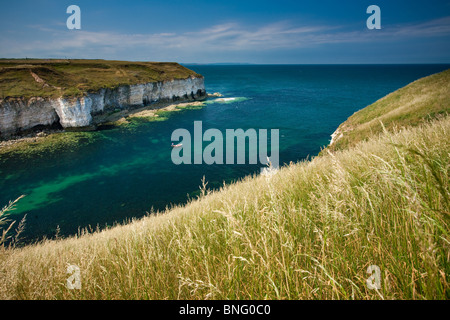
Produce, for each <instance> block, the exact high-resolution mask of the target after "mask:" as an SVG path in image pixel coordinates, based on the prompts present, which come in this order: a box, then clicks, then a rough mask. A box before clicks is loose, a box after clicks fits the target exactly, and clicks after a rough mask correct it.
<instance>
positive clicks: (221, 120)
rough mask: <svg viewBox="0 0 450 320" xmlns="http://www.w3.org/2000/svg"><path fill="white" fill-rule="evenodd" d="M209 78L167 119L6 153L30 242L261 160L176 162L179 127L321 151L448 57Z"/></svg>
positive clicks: (243, 69) (213, 183) (124, 214)
mask: <svg viewBox="0 0 450 320" xmlns="http://www.w3.org/2000/svg"><path fill="white" fill-rule="evenodd" d="M187 67H188V68H190V69H193V70H195V71H196V72H198V73H200V74H202V75H203V76H204V77H205V84H206V90H207V92H209V93H213V92H220V93H221V94H222V95H223V97H222V98H219V100H216V99H218V98H211V99H210V100H208V103H207V104H206V105H205V107H203V108H201V109H198V110H186V111H182V112H177V113H174V114H173V115H171V116H170V117H169V119H168V120H166V121H158V122H148V123H140V124H138V125H135V126H132V127H122V128H114V129H109V130H102V131H99V132H93V133H89V134H92V135H95V137H96V139H95V140H94V142H93V143H89V144H80V145H79V146H78V147H77V148H75V149H74V148H68V149H67V150H62V151H60V152H57V153H49V154H46V155H39V156H35V157H31V158H30V157H26V158H25V157H24V158H17V157H14V158H13V157H3V158H2V161H0V206H2V207H3V206H4V205H6V204H7V203H8V202H9V201H10V200H14V199H16V198H17V197H19V196H20V195H25V197H24V198H23V199H21V200H20V201H19V202H18V203H17V205H16V208H15V210H14V211H12V212H11V216H10V218H12V219H16V220H20V219H22V217H23V216H24V215H25V214H26V215H27V216H26V224H25V226H26V228H25V232H24V234H23V236H24V240H23V241H24V242H27V241H31V240H35V239H41V238H43V237H44V236H45V237H48V238H52V237H54V236H55V234H56V232H57V229H59V234H60V235H62V236H69V235H73V234H76V233H77V232H78V230H79V229H82V228H85V227H89V226H90V227H91V228H92V229H95V228H96V227H97V226H99V228H104V227H106V226H111V225H113V224H114V223H115V222H119V223H122V222H123V221H127V220H130V219H132V218H139V217H142V216H144V215H146V214H150V213H151V212H152V211H156V210H164V209H165V208H166V207H168V206H171V205H177V204H183V203H186V201H188V199H189V198H193V197H196V196H197V195H198V194H199V186H200V185H201V183H202V182H201V180H202V178H203V176H204V177H205V179H206V181H207V182H208V187H209V188H218V187H220V186H222V185H223V183H224V182H225V183H231V182H233V181H236V180H238V179H240V178H242V177H245V176H246V175H250V174H254V173H258V172H260V169H261V165H258V164H257V165H249V164H240V165H238V164H235V165H215V164H213V165H207V164H204V163H203V164H200V165H194V164H192V165H175V164H174V163H172V161H171V152H172V148H171V143H172V141H171V134H172V132H173V131H174V130H175V129H178V128H184V129H187V130H193V123H194V121H202V125H203V130H207V129H209V128H215V129H219V130H220V131H221V132H223V133H225V130H226V129H238V128H241V129H243V130H247V129H255V130H259V129H268V130H270V129H279V144H280V145H279V148H280V151H279V159H280V165H283V163H289V162H291V161H292V162H296V161H299V160H302V159H305V158H307V157H308V156H315V155H317V154H318V152H319V151H320V149H321V148H322V147H324V146H326V145H327V144H328V143H329V141H330V135H331V134H332V133H333V132H334V130H335V129H336V128H337V127H338V126H339V124H340V123H342V122H343V121H345V120H346V119H347V118H348V117H349V116H350V115H352V114H353V113H354V112H355V111H357V110H359V109H362V108H364V107H366V106H367V105H369V104H371V103H373V102H375V101H376V100H378V99H380V98H382V97H383V96H385V95H386V94H388V93H390V92H392V91H394V90H396V89H398V88H400V87H403V86H405V85H407V84H408V83H410V82H412V81H414V80H417V79H419V78H421V77H424V76H427V75H430V74H433V73H436V72H439V71H442V70H445V69H447V68H448V67H449V66H445V65H227V66H214V65H191V66H187Z"/></svg>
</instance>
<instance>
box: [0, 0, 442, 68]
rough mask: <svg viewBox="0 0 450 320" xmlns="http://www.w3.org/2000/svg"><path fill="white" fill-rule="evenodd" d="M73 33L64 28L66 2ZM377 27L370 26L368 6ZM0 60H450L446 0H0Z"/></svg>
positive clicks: (228, 61) (295, 61)
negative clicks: (73, 18)
mask: <svg viewBox="0 0 450 320" xmlns="http://www.w3.org/2000/svg"><path fill="white" fill-rule="evenodd" d="M72 4H75V5H78V6H79V7H80V8H81V30H68V29H67V27H66V20H67V18H68V17H69V14H67V13H66V9H67V7H68V6H69V5H72ZM372 4H375V5H378V6H379V7H380V8H381V27H382V28H381V30H369V29H367V27H366V20H367V18H368V17H369V14H367V13H366V9H367V7H368V6H369V5H372ZM0 8H1V12H2V19H1V20H0V30H1V32H0V57H4V58H6V57H8V58H13V57H14V58H18V57H35V58H64V57H67V58H102V59H119V60H142V61H177V62H181V63H299V64H302V63H305V64H308V63H450V0H449V1H447V0H427V1H415V0H410V1H404V0H395V1H392V0H391V1H385V0H371V1H365V0H347V1H346V0H342V1H337V0H326V1H320V0H316V1H313V0H309V1H300V0H294V1H284V0H277V1H274V0H273V1H263V0H259V1H253V0H252V1H246V0H240V1H235V0H227V1H213V0H209V1H200V0H184V1H181V0H177V1H169V0H168V1H151V0H150V1H149V0H147V1H144V0H141V1H118V0H108V1H98V0H71V1H61V0H43V1H36V0H33V1H25V0H23V1H22V0H15V1H4V0H0Z"/></svg>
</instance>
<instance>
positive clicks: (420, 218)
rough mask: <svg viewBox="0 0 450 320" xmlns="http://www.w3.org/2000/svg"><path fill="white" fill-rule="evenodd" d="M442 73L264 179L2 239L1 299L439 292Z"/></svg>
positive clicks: (449, 150) (445, 290) (448, 128)
mask: <svg viewBox="0 0 450 320" xmlns="http://www.w3.org/2000/svg"><path fill="white" fill-rule="evenodd" d="M448 75H449V71H446V72H444V73H441V74H438V75H434V76H430V77H427V78H424V79H421V80H418V81H416V82H414V83H413V84H412V85H411V86H413V87H412V88H413V89H414V90H412V89H410V88H411V86H408V87H405V88H403V89H400V90H398V91H396V92H395V93H393V94H391V95H389V96H387V97H386V98H384V99H381V100H380V101H379V102H377V103H375V104H374V105H372V106H369V107H368V108H366V109H364V110H362V111H360V112H358V113H357V114H355V115H354V116H352V117H351V118H350V119H349V120H348V121H347V122H346V123H347V124H349V123H351V124H352V127H351V130H346V131H344V132H343V136H342V137H341V138H340V139H341V140H338V141H337V143H339V141H342V142H341V143H339V144H338V145H335V146H332V147H330V148H327V149H325V150H323V152H322V153H321V155H319V156H317V157H314V158H313V159H311V160H308V161H302V162H299V163H296V164H290V165H289V166H285V167H283V168H281V169H280V170H279V171H278V172H277V173H275V174H274V175H270V176H263V175H258V176H253V177H247V178H245V179H243V180H242V181H240V182H237V183H234V184H231V185H227V186H224V187H223V188H221V189H220V190H218V191H208V189H207V187H206V186H205V185H203V186H202V187H201V195H200V196H199V198H198V199H194V200H191V201H190V202H189V203H188V204H187V205H185V206H180V207H175V208H171V209H168V210H167V211H166V212H160V213H159V214H154V215H151V216H148V217H146V218H143V219H140V220H136V221H130V223H128V224H126V225H122V226H117V227H114V228H111V229H108V230H104V231H101V232H95V231H94V232H92V231H88V230H84V231H83V232H80V234H79V235H78V236H77V237H73V238H70V239H60V240H53V241H50V240H47V241H42V242H40V243H37V244H34V245H29V246H25V247H21V246H20V242H14V241H13V243H16V244H17V245H15V246H5V245H3V246H0V299H449V298H450V285H449V281H450V255H449V252H450V228H449V226H450V225H449V224H450V200H449V164H450V118H449V117H448V115H447V112H448V108H449V102H450V101H449V100H448V99H446V98H445V97H448V93H449V91H448V89H447V88H448V80H442V79H448ZM418 88H420V90H419V89H418ZM399 115H400V116H399ZM436 115H439V116H436ZM378 120H381V121H382V123H383V125H382V124H381V123H380V122H379V121H378ZM415 120H417V121H415ZM372 123H373V126H372ZM366 124H370V125H368V127H366ZM378 126H379V127H378ZM383 127H384V129H383ZM356 132H357V134H356ZM19 201H20V200H19ZM7 212H8V208H6V209H5V210H3V213H4V214H7ZM6 218H7V216H6V217H4V219H6ZM1 222H2V221H0V223H1ZM3 222H4V224H3V228H4V230H5V231H6V230H7V228H8V225H9V223H8V222H7V221H3ZM25 223H26V222H25ZM14 229H19V231H20V227H19V228H17V225H15V226H13V228H11V229H10V231H9V232H8V233H4V235H5V236H6V237H7V236H10V237H15V236H16V234H15V233H14V232H13V231H12V230H14ZM68 265H76V266H78V267H79V268H80V272H81V273H80V275H81V289H80V290H76V289H75V290H69V289H68V288H67V287H66V280H67V278H68V274H67V273H66V271H67V267H68ZM371 265H376V266H378V267H379V269H380V271H381V273H380V288H379V289H371V288H369V287H368V285H367V279H368V278H369V276H370V274H368V273H367V269H368V267H369V266H371Z"/></svg>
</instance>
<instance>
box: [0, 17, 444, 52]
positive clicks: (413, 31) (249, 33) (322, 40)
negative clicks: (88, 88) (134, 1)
mask: <svg viewBox="0 0 450 320" xmlns="http://www.w3.org/2000/svg"><path fill="white" fill-rule="evenodd" d="M382 27H383V29H382V30H375V31H374V30H368V29H366V28H365V27H361V29H360V30H357V31H348V30H347V29H348V27H347V28H345V27H342V26H329V25H310V26H305V25H294V24H292V23H289V22H286V21H281V22H278V23H272V24H268V25H264V26H260V27H246V26H244V25H242V24H239V23H227V24H219V25H213V26H211V27H208V28H204V29H201V30H197V31H189V32H179V33H149V34H144V33H142V34H123V33H115V32H95V31H88V30H76V31H75V30H65V29H62V28H59V29H50V28H48V27H39V26H33V29H34V30H35V31H34V32H36V33H37V36H36V37H37V39H36V40H32V41H21V40H20V39H18V38H17V37H15V38H13V37H12V36H11V35H10V34H8V33H3V34H2V35H0V43H1V44H2V45H1V49H0V55H1V56H4V57H7V56H9V57H12V56H25V55H28V56H49V57H52V56H55V55H60V56H64V55H68V56H78V57H86V56H88V57H93V55H94V56H95V57H103V56H104V55H107V56H108V57H111V56H114V55H115V54H116V55H117V57H116V58H120V54H122V53H123V52H124V51H127V50H128V51H129V52H131V53H133V51H134V50H136V51H140V50H144V51H146V52H148V54H149V55H153V56H155V55H156V56H164V54H169V53H171V52H172V53H173V52H174V50H175V52H178V54H180V53H184V52H189V53H195V52H206V53H214V52H231V51H232V52H242V51H264V50H272V49H295V48H304V47H312V46H320V45H326V44H335V43H361V42H374V41H388V42H389V41H399V40H404V39H411V38H419V37H433V36H449V35H450V17H445V18H441V19H436V20H432V21H428V22H424V23H420V24H404V25H392V26H384V25H382ZM36 30H37V31H36ZM130 55H131V56H132V54H130Z"/></svg>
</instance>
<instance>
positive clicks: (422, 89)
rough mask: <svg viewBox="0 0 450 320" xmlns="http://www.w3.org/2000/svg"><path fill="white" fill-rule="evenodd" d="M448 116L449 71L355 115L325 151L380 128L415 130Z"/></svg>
mask: <svg viewBox="0 0 450 320" xmlns="http://www.w3.org/2000/svg"><path fill="white" fill-rule="evenodd" d="M448 113H450V69H448V70H446V71H444V72H440V73H437V74H434V75H431V76H428V77H425V78H422V79H419V80H416V81H414V82H412V83H411V84H409V85H407V86H406V87H403V88H401V89H399V90H397V91H395V92H393V93H391V94H389V95H387V96H385V97H383V98H382V99H380V100H378V101H376V102H375V103H373V104H371V105H370V106H368V107H366V108H364V109H361V110H359V111H357V112H355V113H354V114H353V115H352V116H351V117H349V118H348V119H347V121H345V122H343V123H342V124H341V125H340V126H339V128H338V129H337V131H336V133H335V134H336V136H335V138H334V139H333V143H332V145H331V146H329V147H328V149H329V150H340V149H345V148H347V147H350V146H354V145H355V144H356V143H358V142H359V141H361V140H367V139H368V138H369V137H370V136H372V135H374V134H379V133H381V132H382V131H383V130H384V129H383V127H384V128H385V129H386V130H388V131H391V130H392V129H394V128H395V127H397V128H401V127H405V126H416V125H419V124H421V123H424V122H425V121H428V120H432V119H435V118H437V117H439V116H442V115H447V114H448Z"/></svg>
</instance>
